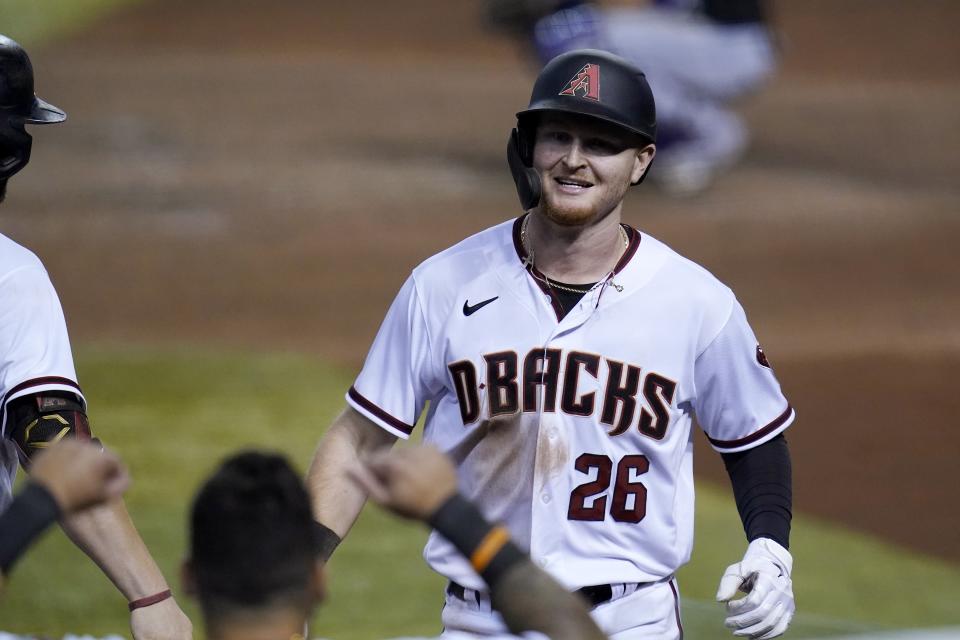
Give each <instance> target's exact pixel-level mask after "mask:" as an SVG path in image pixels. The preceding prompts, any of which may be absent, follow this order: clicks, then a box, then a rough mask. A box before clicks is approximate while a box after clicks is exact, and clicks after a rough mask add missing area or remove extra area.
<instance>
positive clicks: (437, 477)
mask: <svg viewBox="0 0 960 640" xmlns="http://www.w3.org/2000/svg"><path fill="white" fill-rule="evenodd" d="M353 472H354V473H353V474H352V477H353V478H354V480H355V481H356V482H358V483H360V484H362V486H364V487H365V488H366V489H367V490H368V491H370V494H371V495H372V496H373V497H374V499H375V500H376V501H377V502H378V503H379V504H381V505H382V506H384V507H386V508H388V509H390V510H391V511H393V512H394V513H396V514H398V515H401V516H403V517H406V518H411V519H415V520H421V521H424V522H430V524H431V525H432V526H434V527H436V528H437V529H438V530H440V531H443V532H444V534H445V535H447V536H448V537H449V539H450V540H451V541H452V542H453V544H455V545H456V547H457V549H459V550H460V551H461V552H462V553H464V554H465V557H467V558H469V559H470V562H471V564H472V566H474V567H477V569H478V571H479V572H480V574H481V575H482V576H483V579H484V581H485V583H486V584H487V585H489V587H490V590H491V593H492V594H493V599H494V603H495V605H494V606H496V607H497V609H498V610H500V611H502V612H503V616H504V618H505V619H506V620H507V621H508V626H509V627H510V629H512V630H514V631H517V632H523V631H527V632H529V633H527V634H525V635H524V636H522V637H524V638H529V639H530V640H533V639H534V638H539V639H540V640H546V638H551V639H552V640H600V639H601V638H603V637H604V636H603V633H602V632H601V631H600V629H598V628H597V626H596V624H594V622H593V621H592V620H591V619H590V615H589V613H588V611H587V608H586V607H585V606H584V605H583V603H582V602H580V601H578V600H577V599H576V598H575V597H574V596H572V595H571V594H570V593H568V592H566V591H564V590H563V588H562V587H560V585H559V584H557V583H556V582H555V581H554V580H552V579H551V578H550V577H549V576H548V575H547V574H546V573H544V572H543V571H542V570H541V569H539V568H538V567H536V566H535V565H534V564H533V563H531V562H530V559H529V558H528V557H526V556H525V555H524V554H523V553H522V552H520V550H519V549H518V548H517V547H516V545H514V544H513V543H512V542H510V537H509V534H507V532H506V530H505V529H504V528H503V527H502V526H501V527H497V526H492V525H491V524H490V523H488V522H487V521H486V520H484V518H483V516H481V515H480V513H479V512H478V511H477V509H476V507H474V506H473V505H472V504H470V502H468V501H467V500H465V499H464V497H463V496H461V495H459V494H458V493H457V479H456V475H455V473H454V470H453V467H452V465H451V464H450V461H449V460H448V459H447V458H446V457H445V456H444V455H443V454H441V453H440V452H438V451H437V450H436V449H433V448H431V447H405V448H403V449H400V450H398V451H395V452H387V453H381V454H380V455H378V456H375V457H374V458H373V459H371V460H368V461H367V463H366V464H365V465H363V466H362V467H357V468H356V469H354V470H353ZM312 522H313V520H312V517H311V513H310V499H309V497H308V495H307V491H306V488H305V487H304V486H303V483H302V482H301V480H300V478H299V477H297V474H296V473H295V472H294V471H293V469H292V468H291V467H290V465H289V464H288V463H287V461H286V460H285V459H284V458H283V457H282V456H278V455H274V454H268V453H260V452H256V451H248V452H244V453H239V454H237V455H234V456H232V457H231V458H230V459H228V460H227V461H225V462H224V463H223V464H222V465H221V466H220V468H219V469H218V470H217V471H216V472H215V473H214V474H213V475H212V476H211V477H210V478H209V479H208V480H207V481H206V482H205V483H204V485H203V487H201V489H200V491H199V492H198V493H197V497H196V498H195V500H194V503H193V508H192V509H191V518H190V555H189V558H188V559H187V561H186V562H185V563H184V571H183V577H184V581H185V590H186V591H188V592H189V593H191V594H193V595H195V596H196V597H197V599H198V600H199V601H200V606H201V608H202V609H203V614H204V622H205V626H206V632H207V634H206V635H207V637H208V638H210V639H211V640H231V639H234V638H299V639H301V640H302V638H303V633H304V628H305V625H306V622H307V620H308V619H309V618H310V615H311V612H312V611H313V609H314V608H315V606H316V605H317V604H318V603H319V602H320V601H322V600H323V595H324V591H325V589H324V581H325V578H324V573H323V565H324V562H323V559H322V558H321V557H320V556H318V554H317V547H316V539H315V538H314V535H313V527H312ZM542 634H546V636H544V635H542ZM505 637H509V638H518V637H521V636H514V635H510V636H505ZM407 640H415V639H413V638H409V639H407Z"/></svg>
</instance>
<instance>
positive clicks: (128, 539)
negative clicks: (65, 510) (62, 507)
mask: <svg viewBox="0 0 960 640" xmlns="http://www.w3.org/2000/svg"><path fill="white" fill-rule="evenodd" d="M60 524H61V526H62V527H63V530H64V532H65V533H66V534H67V535H68V536H69V537H70V539H71V540H73V542H74V544H76V545H77V547H79V548H80V549H81V550H82V551H83V552H84V553H86V554H87V555H88V556H89V557H90V559H91V560H93V561H94V562H95V563H96V564H97V566H99V567H100V569H101V570H102V571H103V573H104V574H105V575H106V576H107V577H108V578H109V579H110V581H111V582H113V584H114V585H116V587H117V589H118V590H119V591H120V592H121V593H122V594H123V595H124V596H125V597H126V598H127V600H128V601H132V600H137V599H139V598H143V597H145V596H149V595H153V594H156V593H159V592H161V591H164V590H166V589H167V588H168V586H167V581H166V580H165V579H164V577H163V574H162V573H161V572H160V568H159V567H158V566H157V563H156V562H154V560H153V557H152V556H151V555H150V552H149V551H148V550H147V547H146V545H145V544H144V542H143V540H142V539H141V538H140V534H139V533H138V532H137V529H136V527H134V525H133V521H132V520H131V519H130V515H129V514H128V513H127V508H126V506H125V505H124V503H123V501H122V500H113V501H111V502H108V503H107V504H104V505H100V506H98V507H92V508H90V509H86V510H84V511H81V512H79V513H77V514H74V515H72V516H67V517H65V518H63V519H62V520H61V521H60Z"/></svg>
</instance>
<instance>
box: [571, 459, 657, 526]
mask: <svg viewBox="0 0 960 640" xmlns="http://www.w3.org/2000/svg"><path fill="white" fill-rule="evenodd" d="M574 468H575V469H576V470H577V471H579V472H580V473H587V474H589V473H591V471H592V470H594V469H596V470H597V479H596V480H591V481H590V482H585V483H583V484H581V485H580V486H579V487H577V488H576V489H574V490H573V493H571V494H570V506H569V507H568V509H567V518H568V519H569V520H588V521H594V522H599V521H602V520H603V519H605V518H606V517H607V496H606V495H602V496H600V494H601V493H605V492H606V490H607V489H608V488H609V487H610V479H611V475H612V471H613V460H611V459H610V457H609V456H606V455H601V454H596V453H584V454H582V455H581V456H580V457H579V458H577V461H576V463H575V464H574ZM649 468H650V461H649V460H647V457H646V456H641V455H633V456H624V457H623V458H622V459H621V460H620V464H618V465H617V477H616V480H615V482H614V484H613V501H612V503H611V504H610V516H611V517H612V518H613V519H614V520H616V521H617V522H629V523H633V524H636V523H637V522H640V521H641V520H643V517H644V516H645V515H647V488H646V487H645V486H643V484H642V483H641V482H639V481H637V480H635V479H634V478H635V477H636V476H640V475H642V474H644V473H646V472H647V470H648V469H649ZM596 496H599V497H596ZM589 498H594V500H593V503H592V504H591V505H590V506H587V500H588V499H589Z"/></svg>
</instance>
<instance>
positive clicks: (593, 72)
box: [560, 63, 600, 102]
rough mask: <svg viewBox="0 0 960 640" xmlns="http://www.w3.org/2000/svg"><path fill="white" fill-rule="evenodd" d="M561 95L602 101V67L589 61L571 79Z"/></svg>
mask: <svg viewBox="0 0 960 640" xmlns="http://www.w3.org/2000/svg"><path fill="white" fill-rule="evenodd" d="M560 95H561V96H580V97H581V98H588V99H590V100H596V101H597V102H600V67H599V65H595V64H590V63H587V64H585V65H583V68H582V69H580V71H579V72H577V75H575V76H573V78H571V79H570V82H568V83H567V84H566V86H565V87H564V89H563V91H561V92H560Z"/></svg>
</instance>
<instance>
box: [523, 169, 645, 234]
mask: <svg viewBox="0 0 960 640" xmlns="http://www.w3.org/2000/svg"><path fill="white" fill-rule="evenodd" d="M542 179H543V180H544V181H545V182H546V181H548V180H549V181H550V185H549V186H548V185H546V184H545V185H544V187H545V188H544V190H543V197H542V199H541V202H540V212H541V213H542V214H543V215H544V216H545V217H546V218H547V219H548V220H550V221H551V222H553V223H554V224H556V225H559V226H562V227H579V226H584V225H587V224H589V223H592V222H596V221H599V220H602V219H603V218H605V217H607V215H609V214H610V213H611V212H612V211H614V210H615V209H616V208H617V207H618V206H620V204H621V203H622V202H623V198H624V197H625V196H626V193H627V187H626V186H624V187H623V188H622V189H620V190H619V191H618V192H614V193H608V194H606V195H607V196H608V197H602V198H600V199H599V201H598V199H597V197H596V196H595V195H594V194H593V193H591V192H592V191H593V190H597V191H598V192H599V195H601V196H603V195H604V194H603V192H602V190H604V187H601V186H600V185H598V184H596V183H594V185H593V186H592V187H590V188H589V189H588V190H587V192H586V193H583V194H581V195H580V196H577V197H570V196H565V195H562V194H557V193H556V192H555V191H554V187H555V185H556V183H555V182H554V180H553V178H552V177H550V176H545V177H543V178H542Z"/></svg>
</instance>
